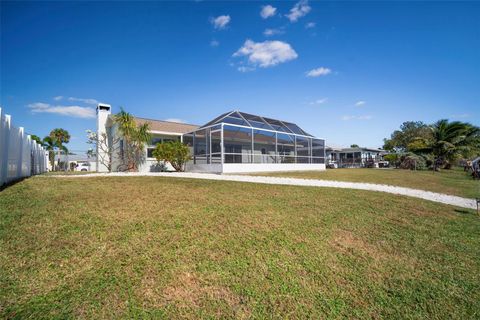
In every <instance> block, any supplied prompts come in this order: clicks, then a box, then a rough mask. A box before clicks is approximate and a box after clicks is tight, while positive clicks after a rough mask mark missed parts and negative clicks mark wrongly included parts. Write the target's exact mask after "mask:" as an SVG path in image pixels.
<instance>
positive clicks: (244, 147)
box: [97, 104, 325, 173]
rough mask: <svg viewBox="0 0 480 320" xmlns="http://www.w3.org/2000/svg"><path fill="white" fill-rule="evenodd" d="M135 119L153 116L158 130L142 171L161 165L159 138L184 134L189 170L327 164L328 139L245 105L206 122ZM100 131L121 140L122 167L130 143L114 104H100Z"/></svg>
mask: <svg viewBox="0 0 480 320" xmlns="http://www.w3.org/2000/svg"><path fill="white" fill-rule="evenodd" d="M135 122H136V123H137V125H141V124H143V123H145V122H148V123H149V125H150V132H151V133H152V135H153V137H152V141H151V142H150V143H149V144H148V146H147V148H146V150H145V155H144V157H143V158H142V159H141V161H140V162H141V163H140V165H139V168H138V169H139V171H141V172H150V171H158V170H159V168H158V164H157V162H156V160H155V159H154V158H153V157H152V150H153V149H154V147H155V145H156V144H157V143H159V142H165V141H169V140H180V141H182V142H183V143H185V144H187V145H188V146H189V147H190V150H191V155H192V160H191V161H190V162H189V163H188V164H187V166H186V170H187V171H194V172H216V173H227V172H253V171H282V170H324V169H325V140H324V139H318V138H315V137H314V136H312V135H311V134H308V133H307V132H305V131H304V130H302V129H301V128H300V127H299V126H297V125H296V124H294V123H291V122H286V121H281V120H275V119H270V118H265V117H261V116H256V115H251V114H247V113H244V112H240V111H230V112H227V113H225V114H222V115H221V116H219V117H217V118H215V119H213V120H212V121H210V122H208V123H207V124H205V125H203V126H201V127H199V126H196V125H191V124H185V123H176V122H169V121H161V120H150V119H143V118H135ZM97 132H98V136H101V133H103V132H105V133H106V134H107V136H108V140H109V142H111V141H116V140H118V145H117V146H116V149H118V150H119V151H118V152H114V154H113V159H112V168H113V170H114V171H117V170H118V168H119V166H120V164H121V163H122V161H121V156H122V151H121V150H123V147H124V146H123V141H122V140H121V136H120V133H119V130H118V127H117V125H116V124H115V123H114V121H113V118H112V115H111V107H110V105H105V104H99V105H98V106H97ZM98 152H100V151H99V150H97V153H98ZM103 156H104V155H103ZM99 158H100V157H99ZM166 165H167V168H169V169H173V168H171V166H170V165H169V164H166ZM98 170H99V171H100V172H106V171H108V170H107V168H106V166H105V165H103V164H101V163H98Z"/></svg>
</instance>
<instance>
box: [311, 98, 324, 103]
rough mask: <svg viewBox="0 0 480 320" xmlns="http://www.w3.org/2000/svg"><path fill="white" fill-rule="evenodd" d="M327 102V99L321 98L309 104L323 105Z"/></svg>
mask: <svg viewBox="0 0 480 320" xmlns="http://www.w3.org/2000/svg"><path fill="white" fill-rule="evenodd" d="M327 101H328V98H322V99H317V100H315V101H312V102H310V104H312V105H313V104H324V103H325V102H327Z"/></svg>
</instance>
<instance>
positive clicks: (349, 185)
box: [43, 172, 477, 209]
mask: <svg viewBox="0 0 480 320" xmlns="http://www.w3.org/2000/svg"><path fill="white" fill-rule="evenodd" d="M143 176H149V177H151V176H153V177H170V178H189V179H206V180H221V181H237V182H250V183H263V184H276V185H289V186H309V187H327V188H342V189H357V190H369V191H378V192H386V193H392V194H399V195H403V196H408V197H414V198H420V199H424V200H429V201H434V202H439V203H444V204H449V205H453V206H457V207H462V208H468V209H476V208H477V203H476V200H475V199H468V198H462V197H457V196H452V195H448V194H443V193H436V192H430V191H425V190H418V189H411V188H404V187H396V186H391V185H384V184H373V183H360V182H344V181H334V180H314V179H297V178H278V177H263V176H247V175H218V174H210V173H190V172H147V173H141V172H134V173H124V172H112V173H91V174H85V175H58V176H54V175H52V176H43V177H55V178H94V177H143Z"/></svg>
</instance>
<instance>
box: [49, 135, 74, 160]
mask: <svg viewBox="0 0 480 320" xmlns="http://www.w3.org/2000/svg"><path fill="white" fill-rule="evenodd" d="M50 138H52V140H53V141H54V142H55V145H56V147H57V152H58V163H59V164H60V154H61V151H65V150H66V148H65V147H64V144H66V143H68V142H70V134H69V133H68V131H67V130H65V129H62V128H56V129H53V130H52V131H50ZM57 168H58V166H57Z"/></svg>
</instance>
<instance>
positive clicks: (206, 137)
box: [183, 111, 326, 164]
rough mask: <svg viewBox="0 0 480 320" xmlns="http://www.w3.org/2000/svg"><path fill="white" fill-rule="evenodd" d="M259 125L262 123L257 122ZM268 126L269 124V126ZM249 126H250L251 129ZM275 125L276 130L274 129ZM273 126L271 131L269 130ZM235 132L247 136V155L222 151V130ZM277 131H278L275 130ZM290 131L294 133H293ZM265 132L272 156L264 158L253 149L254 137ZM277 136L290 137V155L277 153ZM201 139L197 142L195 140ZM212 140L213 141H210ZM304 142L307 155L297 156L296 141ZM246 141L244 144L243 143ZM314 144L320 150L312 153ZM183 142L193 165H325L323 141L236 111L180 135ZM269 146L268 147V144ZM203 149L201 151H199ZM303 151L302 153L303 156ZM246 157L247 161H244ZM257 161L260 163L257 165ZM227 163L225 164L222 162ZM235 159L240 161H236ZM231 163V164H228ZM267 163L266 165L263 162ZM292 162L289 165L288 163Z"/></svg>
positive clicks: (290, 125)
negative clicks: (271, 139) (272, 139)
mask: <svg viewBox="0 0 480 320" xmlns="http://www.w3.org/2000/svg"><path fill="white" fill-rule="evenodd" d="M227 117H233V118H235V119H238V120H239V121H240V122H242V121H243V122H244V123H242V124H235V123H228V122H224V120H225V119H226V118H227ZM247 118H253V119H258V120H259V121H258V123H259V124H262V122H263V124H262V125H263V126H264V127H263V128H261V127H259V126H256V125H255V124H256V123H257V122H256V121H252V120H250V121H249V120H248V119H247ZM261 121H262V122H261ZM270 122H271V123H270ZM252 123H254V124H253V125H252ZM275 123H278V126H277V125H275ZM246 124H248V125H246ZM273 125H275V127H274V126H273ZM229 127H232V128H238V130H243V131H244V132H247V131H249V132H250V139H249V140H250V142H249V144H250V146H251V147H250V150H249V152H248V153H244V152H243V148H242V149H241V152H240V153H238V152H232V153H230V152H226V151H225V142H226V141H227V143H228V139H227V140H226V139H225V129H227V132H228V128H229ZM276 129H279V130H276ZM292 129H294V130H295V131H297V132H301V133H304V134H300V133H295V132H293V130H292ZM259 131H260V132H262V131H263V132H266V133H269V134H270V135H271V136H273V135H272V133H274V134H275V153H274V154H273V155H272V154H265V153H263V150H261V152H262V153H260V154H259V153H257V152H258V149H256V148H255V143H256V142H255V133H257V135H258V132H259ZM279 135H287V136H288V137H293V145H292V147H293V155H292V154H289V155H286V154H285V153H283V154H281V153H279V143H278V137H279ZM199 137H201V140H199ZM212 137H213V138H212ZM300 140H304V141H305V140H306V141H308V149H307V153H308V155H307V156H305V155H298V151H299V148H298V147H297V145H298V143H297V141H300ZM245 141H247V140H245ZM314 141H315V144H316V145H318V146H319V147H320V149H318V147H317V148H316V149H315V151H314V148H313V145H314ZM183 142H184V143H187V144H188V145H189V146H190V147H191V150H192V152H191V153H192V160H193V164H225V163H227V164H228V163H234V164H252V163H263V164H279V163H303V164H325V158H326V151H325V148H326V145H325V139H322V138H317V137H314V136H313V135H311V134H308V133H307V132H305V131H304V130H302V129H301V128H300V127H298V126H297V125H296V124H294V123H290V122H285V121H280V120H275V119H270V118H264V117H260V116H256V115H251V114H247V113H243V112H240V111H231V112H227V113H224V114H222V115H220V116H219V117H217V118H215V119H214V120H212V121H210V122H209V123H207V124H206V125H204V126H202V127H200V128H198V129H196V130H194V131H192V132H189V133H186V134H184V135H183ZM270 145H271V144H270ZM199 149H203V150H199ZM304 151H305V149H303V150H302V152H304ZM272 156H273V159H274V161H272V162H269V161H268V159H270V160H272ZM245 157H246V159H247V161H244V158H245ZM257 158H259V159H260V161H257ZM226 159H227V161H225V160H226ZM236 159H237V160H238V159H241V160H240V161H236ZM230 160H233V161H230ZM264 160H267V161H264ZM292 160H293V161H292Z"/></svg>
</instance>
